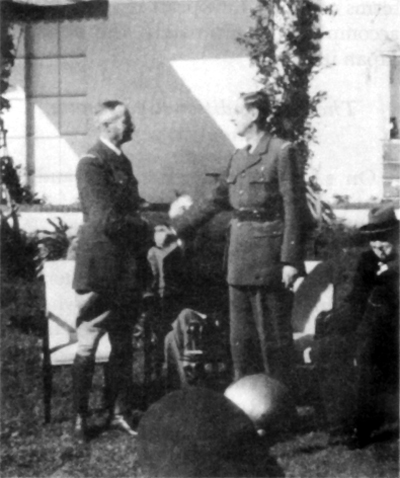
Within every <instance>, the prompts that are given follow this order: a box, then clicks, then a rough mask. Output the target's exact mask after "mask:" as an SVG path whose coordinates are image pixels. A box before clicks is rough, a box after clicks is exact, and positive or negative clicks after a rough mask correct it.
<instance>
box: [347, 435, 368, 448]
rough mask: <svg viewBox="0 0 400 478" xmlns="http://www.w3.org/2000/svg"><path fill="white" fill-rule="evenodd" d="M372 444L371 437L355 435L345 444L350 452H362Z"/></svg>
mask: <svg viewBox="0 0 400 478" xmlns="http://www.w3.org/2000/svg"><path fill="white" fill-rule="evenodd" d="M371 443H372V439H371V435H365V434H364V435H361V434H360V433H355V434H354V435H352V436H351V437H350V438H349V439H348V440H347V441H346V443H345V445H346V446H347V448H348V449H349V450H360V449H362V448H365V447H366V446H368V445H369V444H371Z"/></svg>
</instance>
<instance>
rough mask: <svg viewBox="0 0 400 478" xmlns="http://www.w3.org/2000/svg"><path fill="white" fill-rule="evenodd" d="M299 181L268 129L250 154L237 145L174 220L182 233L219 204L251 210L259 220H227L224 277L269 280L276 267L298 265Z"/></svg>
mask: <svg viewBox="0 0 400 478" xmlns="http://www.w3.org/2000/svg"><path fill="white" fill-rule="evenodd" d="M305 204H306V199H305V187H304V181H303V178H302V176H301V174H300V168H299V165H298V163H297V160H296V155H295V150H294V148H293V147H292V145H291V143H289V142H286V141H284V140H282V139H279V138H276V137H272V136H270V135H268V134H266V135H264V137H263V138H262V139H261V140H260V143H259V144H258V146H257V148H256V150H255V151H254V152H253V153H252V154H251V153H250V152H249V150H248V148H245V149H241V150H237V151H236V152H235V154H234V155H233V157H232V158H231V160H230V162H229V166H228V168H227V171H226V173H225V174H224V175H222V176H221V178H220V180H219V181H218V183H217V186H216V187H215V189H214V191H213V192H212V195H211V197H208V198H206V199H205V200H203V201H202V202H200V203H199V204H197V205H195V206H193V207H191V208H190V209H189V210H188V211H187V214H185V215H184V216H181V217H179V218H177V219H176V220H175V224H174V225H175V227H176V229H177V231H178V234H179V233H180V234H183V235H185V232H186V231H188V230H190V229H191V228H196V227H198V226H199V225H201V224H202V223H203V222H205V221H207V220H209V219H210V218H211V217H212V216H213V215H214V214H216V213H218V212H220V211H221V210H222V209H226V208H229V207H231V208H233V209H234V211H235V212H236V213H237V212H239V214H240V212H241V211H249V212H252V211H253V212H257V211H259V212H260V214H261V217H265V218H266V219H265V220H241V219H239V218H237V217H235V212H234V217H233V219H232V221H231V223H230V234H229V236H230V240H229V250H228V264H227V266H228V271H227V274H228V276H227V279H228V283H229V284H231V285H238V286H242V285H257V286H273V285H274V284H279V283H280V282H281V280H282V267H283V265H285V264H290V265H293V266H295V267H297V268H298V269H299V270H300V271H302V269H303V262H302V260H303V249H304V247H303V246H304V233H305V231H304V227H303V217H304V214H303V213H304V206H305Z"/></svg>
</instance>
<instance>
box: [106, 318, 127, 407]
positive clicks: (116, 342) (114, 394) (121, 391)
mask: <svg viewBox="0 0 400 478" xmlns="http://www.w3.org/2000/svg"><path fill="white" fill-rule="evenodd" d="M132 331H133V324H124V325H121V326H120V327H119V328H118V329H116V330H110V331H109V338H110V344H111V353H110V358H109V362H108V366H107V369H108V370H107V374H108V377H109V390H108V400H109V403H108V408H109V410H110V412H111V413H112V414H114V415H118V414H125V413H127V412H128V411H129V410H130V408H131V405H132V397H133V376H132V374H133V345H132Z"/></svg>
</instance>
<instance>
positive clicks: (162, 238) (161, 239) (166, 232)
mask: <svg viewBox="0 0 400 478" xmlns="http://www.w3.org/2000/svg"><path fill="white" fill-rule="evenodd" d="M192 204H193V201H192V198H191V197H190V196H188V195H184V196H179V197H178V198H177V199H176V200H175V201H174V202H173V203H172V204H171V207H170V209H169V212H168V215H169V217H170V218H171V219H174V218H176V217H178V216H181V215H182V214H183V213H184V212H185V211H186V210H187V209H189V208H190V207H191V206H192ZM154 242H155V244H156V247H158V248H159V249H165V248H168V247H169V246H171V245H172V244H176V243H177V244H178V245H180V240H179V239H178V236H177V233H176V231H175V229H174V228H173V227H171V226H167V225H159V226H156V227H155V229H154Z"/></svg>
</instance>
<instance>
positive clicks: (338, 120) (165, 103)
mask: <svg viewBox="0 0 400 478" xmlns="http://www.w3.org/2000/svg"><path fill="white" fill-rule="evenodd" d="M254 3H255V0H218V1H216V0H204V1H199V0H170V1H161V0H158V1H153V0H146V1H142V0H113V1H111V2H110V4H109V13H108V18H107V19H101V20H98V19H97V20H89V21H79V22H76V21H75V22H64V23H62V24H61V25H60V26H59V27H57V26H56V25H54V24H51V23H50V24H49V23H44V22H42V23H39V24H35V25H33V26H32V27H31V30H30V33H29V35H30V36H29V42H28V43H29V44H30V46H29V48H30V50H31V52H33V56H34V60H33V61H32V60H31V61H30V63H29V62H28V63H27V62H25V60H24V58H25V51H24V38H25V37H24V35H23V34H22V35H21V37H20V42H19V50H18V59H17V61H16V65H15V67H14V70H13V76H12V79H11V81H12V84H13V87H12V88H10V90H9V94H8V96H9V97H10V98H11V99H12V108H11V110H10V112H9V113H8V114H7V115H6V125H7V127H8V129H9V149H10V153H11V155H12V156H13V157H14V158H15V159H16V162H17V163H21V164H24V165H26V166H27V169H26V172H27V173H31V174H28V176H29V178H30V181H31V183H32V184H33V185H34V186H35V187H36V191H37V192H38V193H39V195H41V196H43V195H44V196H45V197H46V198H47V200H48V202H51V203H57V204H68V203H72V202H75V201H76V200H77V197H78V196H77V191H76V186H75V179H74V171H75V168H76V164H77V161H78V159H79V157H80V155H82V154H83V153H84V152H85V150H86V148H87V147H88V146H90V144H91V143H92V142H93V141H94V139H95V131H94V129H93V126H92V122H91V120H92V112H93V110H94V107H95V105H96V103H97V102H99V101H101V100H104V99H114V98H118V99H121V100H123V101H126V102H127V103H128V104H129V106H130V107H131V109H132V112H133V116H134V119H135V122H136V124H137V131H136V133H135V135H134V139H133V141H132V142H131V143H129V144H127V145H126V146H125V151H126V153H127V154H128V156H129V157H130V158H131V159H132V163H133V166H134V170H135V174H136V175H137V176H138V179H139V182H140V191H141V194H142V195H143V196H144V197H145V198H146V199H148V200H150V201H170V200H172V199H173V197H174V191H180V192H188V193H190V194H193V195H194V196H200V195H203V194H204V190H206V189H207V188H208V187H209V184H210V181H211V180H210V179H206V177H205V174H206V173H207V172H215V171H216V170H221V169H223V168H224V165H225V164H226V162H227V160H228V158H229V156H230V154H231V152H232V151H233V149H234V147H235V140H234V138H233V135H232V131H231V130H230V127H231V125H230V123H229V116H230V108H231V103H232V99H233V98H234V97H235V96H236V95H237V93H238V92H240V91H243V90H251V89H254V87H255V86H254V81H253V79H254V70H251V68H250V66H249V63H248V62H247V60H246V59H245V56H246V53H247V52H246V50H245V49H244V48H243V47H241V46H240V45H239V44H238V43H237V42H236V38H237V37H238V36H239V35H241V34H243V32H244V31H245V30H246V28H247V27H248V25H249V24H250V23H251V21H250V18H249V11H250V8H251V6H253V5H254ZM328 3H332V4H333V5H334V6H335V7H336V10H337V15H336V16H333V17H325V18H324V20H323V27H324V28H326V29H327V30H328V31H329V32H330V34H329V35H328V36H327V37H326V38H325V39H324V41H323V57H324V62H325V65H327V66H328V65H331V66H329V67H327V68H326V69H325V70H324V71H323V72H321V73H320V74H319V75H318V77H317V78H316V80H315V83H314V87H315V88H316V89H320V90H324V91H327V93H328V96H327V99H326V100H325V101H324V102H323V103H322V104H321V106H320V113H321V116H320V118H319V119H318V120H317V121H316V123H315V125H316V127H317V129H318V140H319V144H317V145H315V146H314V147H313V149H314V152H315V157H314V160H313V163H312V169H311V173H314V174H316V175H317V177H318V179H319V181H320V183H321V184H322V186H323V187H324V188H325V189H326V190H327V196H328V197H333V196H334V195H342V196H344V195H347V196H349V197H350V199H351V200H353V201H364V200H369V199H371V198H372V197H376V198H381V197H382V194H383V191H382V183H383V180H382V173H383V160H382V155H383V142H384V141H385V140H387V139H388V121H389V115H390V112H389V104H390V91H389V60H388V57H387V56H385V53H387V52H388V51H389V50H390V49H391V48H392V49H393V45H396V42H397V43H400V2H398V0H379V2H377V1H371V2H368V3H366V2H364V1H360V0H352V1H351V2H349V1H346V0H332V1H331V2H328ZM57 28H58V30H57ZM57 48H58V49H57ZM57 55H59V57H57ZM60 55H61V56H60ZM32 64H33V65H34V67H32ZM27 65H28V67H29V68H28V71H27V70H26V68H27ZM41 67H42V68H41ZM26 87H28V90H29V95H30V98H31V100H30V102H26V101H25V96H26V90H27V88H26ZM27 112H28V115H27V114H26V113H27ZM26 117H28V122H27V121H26ZM27 134H28V139H27V138H26V136H27ZM32 173H34V174H32Z"/></svg>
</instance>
